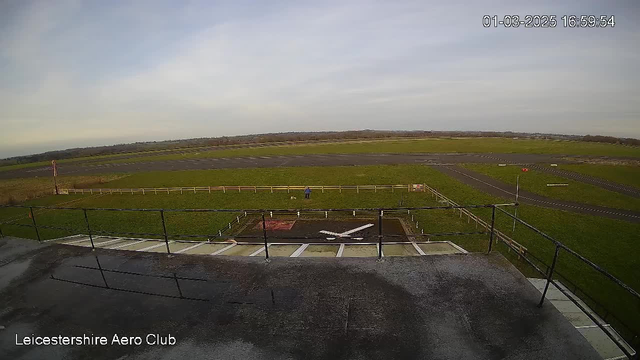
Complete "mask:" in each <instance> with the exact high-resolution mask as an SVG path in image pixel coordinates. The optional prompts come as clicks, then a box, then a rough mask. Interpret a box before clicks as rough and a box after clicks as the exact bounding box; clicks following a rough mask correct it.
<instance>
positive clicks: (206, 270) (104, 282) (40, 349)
mask: <svg viewBox="0 0 640 360" xmlns="http://www.w3.org/2000/svg"><path fill="white" fill-rule="evenodd" d="M23 241H25V240H21V239H13V238H5V239H2V240H0V250H2V251H8V252H10V251H12V249H14V248H16V247H21V242H23ZM12 258H13V261H12V262H15V261H24V260H27V259H29V261H30V262H29V264H28V268H27V269H26V270H24V271H22V272H20V274H18V275H17V276H16V277H14V278H13V279H12V280H11V281H10V283H9V284H8V286H7V287H5V288H4V289H3V290H1V291H0V309H2V310H1V312H0V325H2V326H4V327H5V328H4V329H3V330H0V354H2V357H3V358H7V359H42V358H47V359H185V358H188V359H200V358H203V359H205V358H206V359H398V358H402V359H506V358H509V359H536V360H537V359H598V354H597V353H596V352H595V351H594V350H593V348H591V347H590V346H589V345H588V343H587V342H586V341H585V339H584V338H583V337H582V336H581V335H580V334H579V333H578V332H577V331H576V330H575V329H574V328H573V326H572V325H571V324H570V323H569V322H568V321H567V320H566V319H565V318H564V317H563V316H562V315H561V314H560V313H559V312H558V311H557V310H556V309H555V308H554V307H553V306H543V307H542V308H538V307H536V304H537V302H538V300H539V293H538V291H537V290H536V289H535V287H533V286H532V285H531V284H530V283H529V282H528V281H527V280H526V279H525V278H524V276H523V275H522V274H520V273H519V272H518V271H517V270H516V269H515V268H514V267H513V266H512V265H511V264H510V263H509V262H508V261H507V260H506V259H504V258H503V257H502V256H501V255H499V254H490V255H486V254H469V255H453V256H448V255H443V256H420V257H394V258H387V259H384V260H383V261H377V260H375V259H344V258H343V259H331V258H315V259H313V258H304V259H303V258H274V259H272V260H271V261H270V262H265V260H264V259H261V258H248V257H241V258H240V257H210V256H195V255H175V256H173V257H167V255H163V254H153V253H140V252H126V251H117V250H106V249H98V250H96V251H95V252H92V251H91V250H90V249H87V248H82V247H74V246H65V245H57V244H50V245H47V246H44V247H42V248H39V249H37V250H36V251H35V252H34V251H30V252H20V253H16V252H14V256H13V257H12ZM5 271H7V270H6V269H5V266H2V267H0V274H2V273H4V272H5ZM31 334H34V336H58V335H62V336H82V335H83V334H87V335H91V334H93V336H105V337H107V338H108V341H109V343H111V341H112V340H113V336H114V334H117V335H118V336H140V337H141V338H142V344H141V345H130V346H124V345H120V346H117V345H106V346H100V345H95V346H89V345H84V346H16V335H18V337H19V338H22V337H23V336H31ZM147 334H159V335H160V336H162V337H166V336H168V335H171V336H172V337H174V338H175V339H176V340H175V345H172V346H170V345H166V346H159V345H149V344H146V341H145V338H146V336H147Z"/></svg>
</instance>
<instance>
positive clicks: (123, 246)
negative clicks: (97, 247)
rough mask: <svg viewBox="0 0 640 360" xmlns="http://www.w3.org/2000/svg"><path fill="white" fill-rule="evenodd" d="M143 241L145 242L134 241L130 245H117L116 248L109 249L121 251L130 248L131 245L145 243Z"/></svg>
mask: <svg viewBox="0 0 640 360" xmlns="http://www.w3.org/2000/svg"><path fill="white" fill-rule="evenodd" d="M145 241H147V240H140V241H135V242H132V243H129V244H124V245H118V246H115V247H112V248H110V249H111V250H115V249H122V248H125V247H127V246H131V245H135V244H140V243H143V242H145Z"/></svg>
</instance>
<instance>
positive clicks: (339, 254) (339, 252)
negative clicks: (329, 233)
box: [336, 244, 344, 257]
mask: <svg viewBox="0 0 640 360" xmlns="http://www.w3.org/2000/svg"><path fill="white" fill-rule="evenodd" d="M343 252H344V244H340V248H339V249H338V253H337V254H336V257H342V253H343Z"/></svg>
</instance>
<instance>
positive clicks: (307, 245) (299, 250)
mask: <svg viewBox="0 0 640 360" xmlns="http://www.w3.org/2000/svg"><path fill="white" fill-rule="evenodd" d="M308 247H309V244H302V245H300V247H299V248H298V249H297V250H296V251H294V252H293V254H291V256H290V257H298V256H300V255H301V254H302V253H303V252H304V251H305V250H306V249H307V248H308Z"/></svg>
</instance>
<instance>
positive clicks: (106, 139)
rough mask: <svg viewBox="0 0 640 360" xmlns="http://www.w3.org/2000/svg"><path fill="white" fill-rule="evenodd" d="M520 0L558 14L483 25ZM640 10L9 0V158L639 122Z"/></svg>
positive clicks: (4, 139) (2, 84) (597, 2)
mask: <svg viewBox="0 0 640 360" xmlns="http://www.w3.org/2000/svg"><path fill="white" fill-rule="evenodd" d="M509 14H513V15H520V17H521V18H524V16H525V15H527V14H532V15H534V14H540V15H556V16H557V19H558V25H557V27H556V28H553V29H540V28H537V29H536V28H524V27H520V28H517V29H514V28H505V27H502V26H499V27H497V28H494V27H491V28H484V27H483V26H482V18H483V16H484V15H491V16H493V15H497V16H498V17H499V18H502V17H503V16H504V15H509ZM565 14H566V15H571V14H576V15H583V14H584V15H591V14H592V15H597V16H599V15H614V16H615V22H616V23H615V27H614V28H606V29H577V28H573V29H569V28H564V26H563V25H562V20H561V19H560V18H561V17H562V16H563V15H565ZM639 16H640V2H638V1H636V0H628V1H625V0H619V1H601V0H588V1H585V0H580V1H562V2H559V1H556V0H544V1H535V2H532V1H513V0H505V1H467V2H464V1H455V0H448V1H446V2H443V1H426V0H423V1H404V0H397V1H364V0H353V1H351V0H340V1H332V0H328V1H305V0H296V1H293V0H291V1H289V0H284V1H280V0H270V1H244V0H231V1H202V2H198V1H162V0H150V1H101V0H100V1H76V0H56V1H48V0H47V1H28V0H4V1H1V2H0V129H1V130H0V158H4V157H9V156H16V155H25V154H31V153H37V152H43V151H47V150H57V149H66V148H72V147H84V146H99V145H110V144H117V143H126V142H135V141H152V140H168V139H181V138H194V137H217V136H229V135H241V134H255V133H267V132H285V131H327V130H358V129H379V130H463V131H464V130H486V131H524V132H545V133H564V134H578V135H585V134H600V135H610V136H621V137H635V138H640V71H639V67H638V66H639V64H640V22H639V21H637V19H638V18H639Z"/></svg>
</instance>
